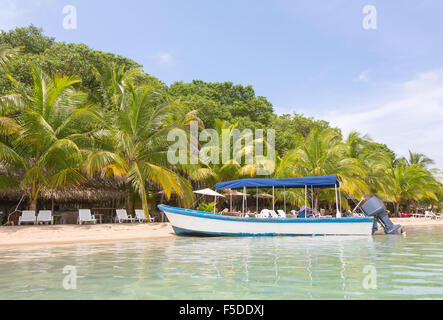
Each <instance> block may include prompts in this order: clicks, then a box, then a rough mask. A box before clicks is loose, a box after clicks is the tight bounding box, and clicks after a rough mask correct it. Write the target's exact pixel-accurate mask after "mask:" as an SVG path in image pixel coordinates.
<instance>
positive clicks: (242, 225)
mask: <svg viewBox="0 0 443 320" xmlns="http://www.w3.org/2000/svg"><path fill="white" fill-rule="evenodd" d="M339 186H340V184H339V181H338V180H337V177H336V176H328V177H308V178H292V179H242V180H236V181H229V182H223V183H219V184H217V187H216V189H217V190H226V189H231V190H240V189H243V190H244V191H243V193H245V194H246V189H252V188H254V189H256V190H257V193H258V188H261V189H262V188H271V187H272V190H273V196H274V190H275V188H282V189H283V188H284V189H286V188H304V189H305V192H306V195H307V190H308V187H310V188H311V189H313V188H331V187H333V188H335V189H336V195H337V199H336V203H337V212H338V214H337V216H338V217H337V218H266V219H265V218H256V217H253V218H245V217H231V216H224V215H221V214H217V213H214V212H212V213H210V212H202V211H197V210H191V209H183V208H175V207H170V206H166V205H159V206H158V208H159V209H160V210H161V211H163V212H164V213H165V214H166V216H167V217H168V220H169V221H170V223H171V224H172V227H173V229H174V231H175V233H176V234H177V235H180V236H326V235H371V234H373V232H374V228H375V229H376V225H377V222H379V223H381V224H382V226H383V227H384V228H385V231H386V230H388V231H389V232H388V231H386V233H394V231H395V233H396V231H397V230H398V229H399V228H398V227H399V226H394V227H395V228H390V225H389V226H388V227H387V228H388V229H387V228H386V223H382V222H381V221H380V220H381V219H382V218H383V219H384V218H385V216H384V215H383V212H381V211H383V210H380V205H379V204H380V202H379V200H378V199H377V198H373V199H376V200H377V201H376V202H374V201H368V204H369V205H368V206H367V211H372V213H374V214H372V213H371V212H367V216H364V217H348V218H343V217H341V214H340V212H341V210H340V207H339V200H338V193H339V191H338V190H339ZM371 200H372V199H371ZM244 201H245V198H244ZM273 203H274V201H273ZM374 204H375V207H374ZM381 205H382V206H383V204H381ZM285 206H286V201H285ZM244 207H245V206H244V205H243V210H244ZM306 207H307V196H306V197H305V208H306ZM383 208H384V206H383ZM273 209H274V208H273ZM305 210H306V209H305ZM377 210H378V211H377ZM285 211H286V210H285ZM376 211H377V212H376ZM394 229H395V230H394Z"/></svg>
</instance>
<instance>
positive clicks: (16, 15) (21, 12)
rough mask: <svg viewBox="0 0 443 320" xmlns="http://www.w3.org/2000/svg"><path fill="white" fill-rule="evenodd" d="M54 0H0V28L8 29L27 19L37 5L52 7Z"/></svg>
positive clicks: (28, 22)
mask: <svg viewBox="0 0 443 320" xmlns="http://www.w3.org/2000/svg"><path fill="white" fill-rule="evenodd" d="M55 5H56V0H0V30H4V31H8V30H10V29H13V28H15V27H17V26H20V25H22V24H23V23H24V24H26V25H27V24H30V23H31V21H27V20H29V19H30V18H31V17H32V14H33V13H35V10H36V9H37V8H39V7H45V8H47V7H51V6H52V7H54V6H55Z"/></svg>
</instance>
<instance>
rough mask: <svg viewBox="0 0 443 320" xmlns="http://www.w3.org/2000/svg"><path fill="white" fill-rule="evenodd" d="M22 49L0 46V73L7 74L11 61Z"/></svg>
mask: <svg viewBox="0 0 443 320" xmlns="http://www.w3.org/2000/svg"><path fill="white" fill-rule="evenodd" d="M21 49H22V48H11V47H10V46H7V45H4V44H0V72H7V71H8V66H9V64H10V62H11V59H12V58H13V57H14V56H16V55H17V54H19V53H20V51H21Z"/></svg>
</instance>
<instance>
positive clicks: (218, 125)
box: [190, 119, 275, 185]
mask: <svg viewBox="0 0 443 320" xmlns="http://www.w3.org/2000/svg"><path fill="white" fill-rule="evenodd" d="M214 122H215V128H214V130H215V136H216V140H217V141H215V143H213V144H212V143H210V144H208V145H203V146H201V148H200V151H199V153H200V155H203V157H200V167H198V168H194V170H193V171H192V172H191V173H190V177H191V178H192V179H193V180H205V181H206V183H208V184H209V185H214V184H215V183H217V182H220V181H227V180H233V179H240V178H245V177H249V178H251V177H255V176H257V175H258V174H259V173H260V171H259V169H263V172H265V171H266V172H273V170H274V167H275V161H274V159H269V158H268V157H267V156H264V155H260V156H257V155H256V154H255V151H256V150H255V146H256V145H258V144H261V145H262V146H263V149H264V150H263V152H264V153H266V152H267V150H268V147H269V145H268V143H267V141H265V139H263V138H259V137H254V134H253V133H252V132H251V131H248V130H246V131H238V132H235V130H237V127H238V123H235V124H231V123H228V122H227V121H223V120H219V119H215V120H214ZM234 138H236V139H238V141H237V143H238V145H237V146H235V141H233V140H234ZM246 141H248V143H246ZM240 143H241V145H240ZM224 153H225V157H226V155H228V157H226V159H224V158H225V157H224V156H223V154H224ZM251 160H252V161H251Z"/></svg>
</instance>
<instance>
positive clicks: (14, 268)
mask: <svg viewBox="0 0 443 320" xmlns="http://www.w3.org/2000/svg"><path fill="white" fill-rule="evenodd" d="M441 242H443V236H442V234H441V230H440V228H426V229H420V228H413V229H411V230H408V235H407V237H406V238H403V237H385V236H377V237H318V238H311V237H308V238H302V237H296V238H287V237H284V238H283V237H282V238H210V239H201V238H174V239H164V240H155V241H149V242H148V241H137V242H122V243H109V244H89V245H86V244H82V245H73V246H54V247H50V246H48V247H45V248H35V247H33V248H22V249H3V250H0V299H443V286H442V285H441V284H442V279H443V272H442V271H440V270H442V267H443V264H442V263H439V262H440V261H442V259H441V258H442V257H443V248H442V247H443V246H441ZM66 265H71V266H75V267H77V276H78V278H77V289H76V290H64V289H63V279H64V277H66V274H64V273H63V268H64V267H65V266H66ZM368 266H371V267H373V268H372V269H371V268H370V269H367V270H366V269H365V268H367V267H368ZM365 270H366V271H365ZM368 270H369V272H368ZM371 270H373V271H371ZM371 272H375V274H374V275H375V278H374V279H375V282H376V289H367V288H365V281H366V282H367V279H368V277H369V276H371ZM17 274H20V277H17ZM366 287H367V286H366Z"/></svg>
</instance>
